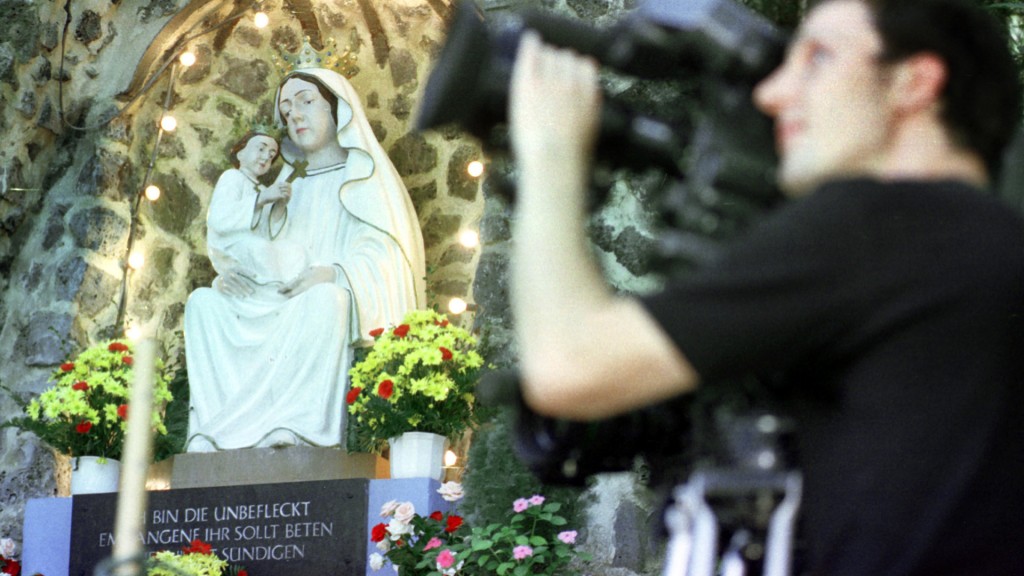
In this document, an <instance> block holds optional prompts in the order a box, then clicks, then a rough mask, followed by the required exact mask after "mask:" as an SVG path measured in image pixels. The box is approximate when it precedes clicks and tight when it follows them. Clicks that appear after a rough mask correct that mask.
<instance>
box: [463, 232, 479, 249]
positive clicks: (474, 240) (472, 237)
mask: <svg viewBox="0 0 1024 576" xmlns="http://www.w3.org/2000/svg"><path fill="white" fill-rule="evenodd" d="M459 244H462V245H463V246H465V247H466V248H476V247H477V246H478V245H479V244H480V234H478V233H477V231H476V230H463V231H462V232H459Z"/></svg>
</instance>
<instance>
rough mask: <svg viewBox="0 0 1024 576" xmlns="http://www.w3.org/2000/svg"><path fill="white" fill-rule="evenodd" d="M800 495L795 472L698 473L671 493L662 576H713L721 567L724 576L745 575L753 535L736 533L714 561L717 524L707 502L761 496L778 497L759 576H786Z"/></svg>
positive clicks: (740, 471)
mask: <svg viewBox="0 0 1024 576" xmlns="http://www.w3.org/2000/svg"><path fill="white" fill-rule="evenodd" d="M802 490H803V477H802V476H801V475H800V473H799V472H795V471H757V470H743V469H738V470H732V469H712V470H698V471H697V472H694V473H693V474H692V475H691V476H690V480H689V481H688V482H687V483H686V484H683V485H681V486H677V487H676V488H675V490H674V491H673V500H674V502H673V504H672V505H671V506H670V507H669V508H668V509H667V510H666V512H665V524H666V527H667V528H668V532H669V540H668V549H667V552H666V558H665V567H664V571H663V572H662V576H713V575H714V574H715V568H716V566H718V563H719V560H720V561H721V568H722V574H723V575H725V576H742V575H745V574H746V567H745V566H744V564H743V560H742V557H741V554H740V552H741V550H742V548H743V547H745V546H746V545H747V544H748V543H749V540H750V538H751V532H750V531H749V530H745V529H739V530H737V531H736V532H735V533H734V535H733V538H732V541H731V542H730V545H729V548H728V549H727V550H726V552H725V553H724V554H723V555H722V556H721V558H718V557H717V555H718V538H719V522H718V518H717V516H716V514H715V511H714V509H713V508H712V506H711V504H709V502H708V498H709V497H710V498H733V499H739V498H743V497H751V496H755V497H756V496H758V495H762V494H771V495H781V500H780V501H779V502H778V504H777V505H776V506H775V509H774V510H773V511H772V513H771V516H770V519H769V521H768V525H767V534H766V536H765V554H764V569H763V572H762V575H763V576H790V574H791V570H792V554H793V536H794V531H795V526H796V519H797V512H798V511H799V509H800V499H801V494H802Z"/></svg>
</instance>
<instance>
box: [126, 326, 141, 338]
mask: <svg viewBox="0 0 1024 576" xmlns="http://www.w3.org/2000/svg"><path fill="white" fill-rule="evenodd" d="M124 337H125V338H127V339H129V340H131V341H132V342H135V341H137V340H138V339H139V338H141V337H142V330H141V329H140V328H139V327H138V326H136V325H135V324H134V323H132V324H129V325H128V327H127V328H125V330H124Z"/></svg>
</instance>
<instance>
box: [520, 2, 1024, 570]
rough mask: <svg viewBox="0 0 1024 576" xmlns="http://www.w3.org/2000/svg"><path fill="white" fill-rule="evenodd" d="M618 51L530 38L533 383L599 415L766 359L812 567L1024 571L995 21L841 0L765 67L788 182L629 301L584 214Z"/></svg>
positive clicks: (1018, 329)
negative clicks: (607, 275) (598, 53)
mask: <svg viewBox="0 0 1024 576" xmlns="http://www.w3.org/2000/svg"><path fill="white" fill-rule="evenodd" d="M597 72H598V71H597V64H595V63H594V62H592V61H590V60H588V59H584V58H581V57H578V56H576V55H574V54H572V53H569V52H567V51H564V50H559V49H555V48H553V47H549V46H545V45H543V44H541V43H540V41H539V40H538V38H537V37H536V36H535V35H533V34H528V35H526V36H524V38H523V40H522V44H521V46H520V49H519V53H518V56H517V59H516V63H515V69H514V72H513V78H512V87H511V90H510V99H511V108H510V114H509V121H510V127H511V132H512V137H513V151H514V153H515V155H516V158H517V161H518V163H519V166H520V176H519V178H520V180H519V189H518V196H517V203H518V215H517V216H518V217H517V220H516V222H515V231H514V237H515V243H514V244H515V247H514V260H513V270H512V275H513V276H512V278H513V282H514V285H513V290H512V295H513V311H514V314H515V317H516V326H517V332H518V339H519V343H520V346H521V349H520V350H521V360H522V365H521V368H522V373H523V377H524V382H523V387H524V388H523V392H524V395H525V398H526V400H527V402H528V403H529V405H530V406H532V408H533V409H535V410H536V411H537V412H539V413H541V414H545V415H549V416H557V417H562V418H571V419H581V420H588V419H600V418H605V417H608V416H612V415H615V414H619V413H622V412H626V411H630V410H633V409H636V408H640V407H642V406H645V405H649V404H652V403H656V402H660V401H663V400H666V399H668V398H670V397H673V396H676V395H679V394H682V393H687V392H690V391H692V390H694V389H695V388H696V387H697V386H699V385H702V384H707V385H713V383H714V382H715V381H717V380H720V379H722V378H726V377H731V376H736V375H740V374H755V375H758V376H760V377H761V378H762V380H764V381H771V382H772V383H773V385H776V386H777V387H778V388H779V389H780V390H781V391H782V392H783V393H784V394H785V395H786V397H787V398H789V399H790V400H789V408H790V409H791V414H792V415H793V416H794V417H795V419H796V421H797V424H798V432H797V434H798V439H797V440H798V457H799V464H800V469H801V470H802V472H803V474H804V500H803V505H802V513H803V516H802V532H801V539H802V541H803V542H805V543H806V552H807V558H806V562H805V563H804V564H805V567H806V569H807V571H808V572H810V573H813V574H830V575H831V574H857V575H873V576H874V575H882V574H893V575H910V574H920V575H928V576H934V575H938V574H963V575H967V574H971V575H976V574H999V575H1005V574H1019V573H1021V571H1024V222H1022V219H1021V217H1020V216H1019V215H1018V214H1017V213H1015V212H1014V211H1013V210H1011V209H1009V208H1007V207H1005V206H1003V205H1002V204H1000V203H999V202H998V201H997V200H995V199H993V197H992V194H991V193H990V192H989V188H990V186H991V185H992V179H993V176H994V174H995V173H996V170H997V168H998V164H999V159H1000V157H1001V154H1002V151H1003V148H1004V146H1005V144H1006V143H1007V142H1008V141H1009V139H1010V136H1011V133H1012V132H1013V131H1014V129H1015V128H1016V127H1017V126H1018V121H1019V110H1020V106H1019V102H1020V92H1019V88H1018V79H1017V73H1016V70H1015V67H1014V65H1013V61H1012V59H1011V57H1010V55H1009V53H1008V48H1007V44H1006V40H1005V36H1004V35H1003V34H1002V33H1001V30H1000V28H999V26H998V25H997V24H996V23H995V22H994V21H992V20H990V19H989V18H988V16H987V15H985V14H984V13H982V12H981V11H980V10H979V9H978V8H976V7H973V6H971V5H969V4H968V3H967V2H958V1H955V0H877V1H872V0H826V1H823V2H819V3H818V4H817V5H816V6H815V7H813V8H812V9H811V10H810V12H809V13H808V15H807V18H806V19H805V21H804V23H803V24H802V25H801V27H800V28H799V30H798V31H797V34H796V36H795V37H794V39H793V42H792V45H791V47H790V49H789V52H788V54H787V56H786V58H785V61H784V62H783V64H782V65H781V66H780V67H779V68H778V69H777V70H776V71H775V72H774V73H773V74H772V75H771V76H769V77H768V78H766V79H765V80H764V81H763V82H761V83H760V85H759V86H758V87H757V89H756V91H755V93H754V98H755V101H756V103H757V105H758V106H759V107H760V108H761V109H762V110H763V111H764V112H765V113H767V114H768V115H770V116H772V117H773V118H774V120H775V124H776V138H777V146H778V151H779V154H780V157H781V165H780V167H779V174H780V177H779V180H780V186H781V188H782V189H783V190H784V191H785V192H786V193H787V195H789V196H790V197H791V199H792V200H791V201H790V202H789V203H787V204H786V205H785V206H783V207H782V208H780V209H778V210H776V211H775V212H773V213H772V214H770V215H768V216H767V217H766V218H764V219H763V220H762V221H761V222H760V223H758V225H756V226H755V227H754V228H753V229H752V230H750V231H749V232H748V233H747V234H746V235H745V236H744V237H742V238H740V239H738V240H737V241H735V242H733V243H732V244H731V245H730V246H729V247H728V249H727V251H726V252H725V254H724V255H723V256H722V257H721V258H720V259H718V260H717V261H716V262H715V263H714V264H712V265H710V266H708V267H706V268H704V269H701V270H698V271H696V272H694V273H693V274H691V275H690V276H689V277H688V278H687V279H686V280H684V281H682V282H678V283H674V284H672V285H669V286H667V287H666V288H665V290H664V291H662V292H661V293H659V294H656V295H653V296H650V297H645V298H620V297H615V296H613V295H612V293H611V292H610V290H609V288H608V287H607V286H606V284H605V282H604V280H603V278H602V276H601V273H600V270H599V269H598V267H597V265H596V263H595V261H594V259H593V257H592V255H591V254H590V251H589V248H588V241H587V237H586V233H585V228H584V222H585V220H586V218H587V212H586V207H585V205H586V189H587V185H588V179H589V175H590V162H591V153H592V150H593V148H594V145H595V140H596V132H597V127H598V116H599V114H598V110H599V108H600V106H601V102H600V91H599V88H598V82H597V77H598V73H597Z"/></svg>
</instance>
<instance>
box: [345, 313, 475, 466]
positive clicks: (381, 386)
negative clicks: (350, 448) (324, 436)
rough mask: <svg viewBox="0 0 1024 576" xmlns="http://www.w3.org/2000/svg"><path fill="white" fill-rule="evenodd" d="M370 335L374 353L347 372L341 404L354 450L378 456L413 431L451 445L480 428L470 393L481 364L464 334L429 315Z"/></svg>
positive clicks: (441, 318)
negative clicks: (397, 438)
mask: <svg viewBox="0 0 1024 576" xmlns="http://www.w3.org/2000/svg"><path fill="white" fill-rule="evenodd" d="M370 335H371V336H373V337H374V338H375V340H374V343H373V346H372V347H371V348H370V350H369V352H367V353H366V355H365V357H364V358H362V359H361V360H359V361H358V362H356V364H355V365H354V366H353V367H352V369H351V370H350V371H349V376H350V378H351V387H350V389H349V392H348V396H347V398H346V402H347V404H348V412H349V414H350V415H351V416H352V420H354V422H352V428H351V430H352V432H353V433H354V434H355V435H356V437H357V442H356V446H357V447H358V448H360V449H365V450H380V449H382V448H383V446H384V444H385V443H386V442H387V440H388V439H389V438H393V437H395V436H399V435H401V434H402V433H404V432H412V431H418V432H432V433H434V434H440V435H442V436H447V437H448V438H449V439H452V440H455V439H456V438H457V437H458V436H459V435H461V434H462V433H463V432H464V431H465V430H466V429H467V428H469V427H471V426H474V425H475V424H476V423H477V422H478V418H479V414H478V411H477V410H476V406H475V397H474V394H473V390H474V387H475V386H476V382H477V376H478V374H479V371H480V369H481V368H482V366H483V358H482V357H481V356H480V354H479V353H478V352H477V351H476V339H475V338H474V337H473V336H472V335H471V334H470V333H469V332H468V331H467V330H465V329H463V328H460V327H458V326H456V325H454V324H452V323H450V322H449V321H448V319H447V318H446V317H445V316H443V315H441V314H439V313H437V312H435V311H433V310H414V311H412V312H409V313H408V314H407V315H406V316H405V318H403V320H402V323H401V324H399V325H398V326H395V327H393V328H391V329H388V330H385V329H384V328H377V329H375V330H372V331H371V332H370Z"/></svg>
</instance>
